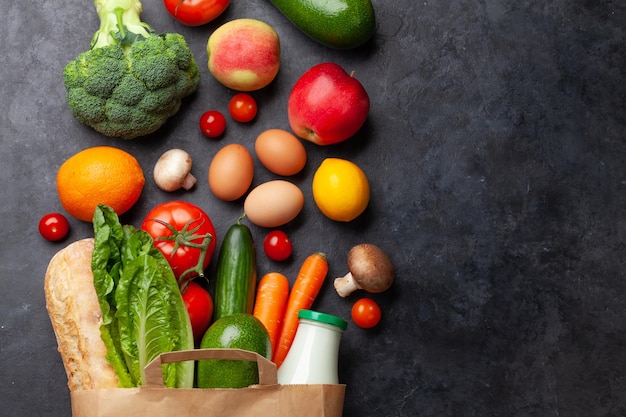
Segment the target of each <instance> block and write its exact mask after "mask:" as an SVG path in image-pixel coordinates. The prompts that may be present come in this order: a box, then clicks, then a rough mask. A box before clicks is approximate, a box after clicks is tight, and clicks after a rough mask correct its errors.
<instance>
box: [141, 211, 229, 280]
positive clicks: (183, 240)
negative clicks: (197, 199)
mask: <svg viewBox="0 0 626 417" xmlns="http://www.w3.org/2000/svg"><path fill="white" fill-rule="evenodd" d="M141 228H142V229H143V230H145V231H146V232H148V234H149V235H150V236H152V238H153V239H154V246H155V247H156V248H157V249H158V250H160V251H161V253H162V254H163V255H164V256H165V259H167V261H168V262H169V264H170V266H171V267H172V271H174V275H175V276H176V278H177V279H178V281H179V284H181V287H184V284H185V283H186V282H187V280H189V279H190V278H193V277H194V276H197V275H203V271H204V269H206V267H207V266H208V265H209V262H210V261H211V257H212V256H213V252H215V246H216V244H217V235H216V234H215V228H214V227H213V223H212V222H211V219H210V218H209V216H208V215H207V214H206V213H205V212H204V210H202V209H201V208H200V207H198V206H196V205H194V204H191V203H188V202H186V201H168V202H166V203H162V204H159V205H157V206H156V207H154V208H153V209H152V210H150V212H149V213H148V214H147V215H146V218H145V219H144V221H143V223H142V224H141Z"/></svg>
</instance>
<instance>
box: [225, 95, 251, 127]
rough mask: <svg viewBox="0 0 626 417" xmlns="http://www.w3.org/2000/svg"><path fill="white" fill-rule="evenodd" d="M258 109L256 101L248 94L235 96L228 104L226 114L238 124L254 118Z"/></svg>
mask: <svg viewBox="0 0 626 417" xmlns="http://www.w3.org/2000/svg"><path fill="white" fill-rule="evenodd" d="M257 110H258V107H257V104H256V100H254V97H252V96H251V95H250V94H246V93H239V94H235V95H234V96H233V98H231V99H230V102H229V103H228V112H229V113H230V115H231V117H232V118H233V119H234V120H236V121H238V122H242V123H245V122H249V121H250V120H252V119H254V118H255V117H256V113H257Z"/></svg>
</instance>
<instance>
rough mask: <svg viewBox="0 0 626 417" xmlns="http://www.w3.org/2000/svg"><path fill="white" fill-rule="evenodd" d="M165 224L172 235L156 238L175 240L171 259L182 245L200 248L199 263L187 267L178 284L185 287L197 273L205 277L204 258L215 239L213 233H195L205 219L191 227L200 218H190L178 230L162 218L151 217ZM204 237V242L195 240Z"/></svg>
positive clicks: (158, 239)
mask: <svg viewBox="0 0 626 417" xmlns="http://www.w3.org/2000/svg"><path fill="white" fill-rule="evenodd" d="M150 220H153V221H155V222H157V223H159V224H162V225H163V226H165V227H167V229H168V230H169V231H170V232H171V233H172V234H171V236H160V237H157V238H155V239H154V240H156V241H170V242H174V248H173V249H172V252H171V253H170V259H172V258H173V257H174V255H175V254H176V251H177V250H178V248H180V247H181V246H186V247H188V248H194V249H198V250H199V251H200V255H199V256H198V263H197V264H196V265H195V266H193V267H192V268H189V269H187V270H186V271H184V272H183V273H182V274H181V275H180V276H179V277H178V285H179V287H180V288H181V289H182V288H185V287H186V286H187V283H188V281H189V280H190V279H191V278H193V277H194V276H195V275H197V276H199V277H204V260H205V259H206V255H207V251H208V248H209V245H210V244H211V241H212V240H213V235H211V233H206V234H204V235H196V234H195V233H196V232H197V231H198V229H200V227H201V226H202V224H203V223H204V221H201V222H200V223H199V224H198V225H197V226H195V227H194V228H191V229H190V227H191V225H192V224H193V223H195V222H197V221H198V220H199V219H193V220H189V221H188V222H187V223H185V226H183V228H182V229H180V230H178V229H176V228H175V227H174V226H172V225H171V224H169V223H168V222H166V221H163V220H161V219H150ZM198 239H202V242H200V243H196V242H194V241H195V240H198Z"/></svg>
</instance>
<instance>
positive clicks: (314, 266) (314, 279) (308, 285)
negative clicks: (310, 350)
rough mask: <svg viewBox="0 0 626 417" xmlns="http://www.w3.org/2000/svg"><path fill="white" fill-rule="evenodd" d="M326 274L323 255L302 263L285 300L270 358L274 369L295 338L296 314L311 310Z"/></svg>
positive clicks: (318, 254)
mask: <svg viewBox="0 0 626 417" xmlns="http://www.w3.org/2000/svg"><path fill="white" fill-rule="evenodd" d="M327 273H328V261H327V260H326V255H324V254H323V253H319V252H317V253H314V254H312V255H310V256H309V257H308V258H306V259H305V260H304V262H303V263H302V266H301V267H300V272H298V276H297V277H296V281H295V282H294V284H293V288H292V289H291V292H290V293H289V298H288V299H287V306H286V308H285V315H284V317H283V325H282V327H281V331H280V337H279V338H278V345H277V346H276V350H275V351H274V354H273V356H272V361H273V362H274V363H275V364H276V367H280V365H281V364H282V363H283V361H284V360H285V357H286V356H287V352H288V351H289V349H290V348H291V344H292V343H293V339H294V337H295V336H296V330H297V329H298V322H299V321H298V313H299V312H300V310H308V309H310V308H311V306H312V305H313V301H314V300H315V297H317V294H318V293H319V292H320V289H321V288H322V284H323V283H324V279H325V278H326V274H327Z"/></svg>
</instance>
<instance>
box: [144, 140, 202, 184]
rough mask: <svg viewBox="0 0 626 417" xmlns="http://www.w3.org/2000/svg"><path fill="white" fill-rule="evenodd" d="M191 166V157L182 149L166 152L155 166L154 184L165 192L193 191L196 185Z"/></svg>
mask: <svg viewBox="0 0 626 417" xmlns="http://www.w3.org/2000/svg"><path fill="white" fill-rule="evenodd" d="M191 165H192V161H191V155H189V154H188V153H187V152H185V151H183V150H182V149H170V150H169V151H165V153H164V154H163V155H161V157H160V158H159V159H158V161H157V162H156V164H155V165H154V170H153V173H152V175H153V178H154V182H155V183H156V185H157V187H159V188H160V189H162V190H163V191H176V190H179V189H181V188H183V189H185V190H191V189H192V188H193V186H194V185H196V177H194V176H193V175H192V174H191Z"/></svg>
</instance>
